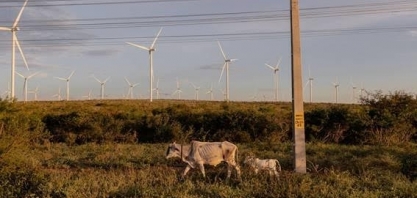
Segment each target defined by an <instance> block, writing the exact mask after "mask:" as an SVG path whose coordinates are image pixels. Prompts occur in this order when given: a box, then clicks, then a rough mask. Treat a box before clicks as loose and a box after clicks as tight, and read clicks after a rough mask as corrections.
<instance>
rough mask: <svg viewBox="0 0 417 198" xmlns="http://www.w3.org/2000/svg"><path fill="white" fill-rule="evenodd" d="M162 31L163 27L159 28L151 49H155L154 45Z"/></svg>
mask: <svg viewBox="0 0 417 198" xmlns="http://www.w3.org/2000/svg"><path fill="white" fill-rule="evenodd" d="M161 32H162V28H161V29H160V30H159V32H158V34H157V35H156V37H155V39H154V40H153V42H152V45H151V47H150V49H154V46H155V43H156V40H157V39H158V37H159V35H160V34H161Z"/></svg>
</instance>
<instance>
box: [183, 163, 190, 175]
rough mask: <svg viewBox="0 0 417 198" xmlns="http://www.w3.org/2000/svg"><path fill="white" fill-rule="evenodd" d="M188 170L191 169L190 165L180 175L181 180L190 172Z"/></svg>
mask: <svg viewBox="0 0 417 198" xmlns="http://www.w3.org/2000/svg"><path fill="white" fill-rule="evenodd" d="M190 169H191V166H190V165H187V167H185V170H184V172H183V173H182V178H184V177H185V175H187V173H188V171H190Z"/></svg>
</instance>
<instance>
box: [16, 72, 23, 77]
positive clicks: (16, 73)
mask: <svg viewBox="0 0 417 198" xmlns="http://www.w3.org/2000/svg"><path fill="white" fill-rule="evenodd" d="M16 74H17V75H19V76H20V77H22V78H25V76H23V75H22V74H20V73H19V72H16Z"/></svg>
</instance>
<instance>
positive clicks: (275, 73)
mask: <svg viewBox="0 0 417 198" xmlns="http://www.w3.org/2000/svg"><path fill="white" fill-rule="evenodd" d="M280 63H281V58H279V60H278V62H277V64H276V65H275V67H272V66H271V65H269V64H268V63H265V65H266V66H268V67H269V68H271V69H272V71H273V72H274V86H275V101H278V71H279V64H280Z"/></svg>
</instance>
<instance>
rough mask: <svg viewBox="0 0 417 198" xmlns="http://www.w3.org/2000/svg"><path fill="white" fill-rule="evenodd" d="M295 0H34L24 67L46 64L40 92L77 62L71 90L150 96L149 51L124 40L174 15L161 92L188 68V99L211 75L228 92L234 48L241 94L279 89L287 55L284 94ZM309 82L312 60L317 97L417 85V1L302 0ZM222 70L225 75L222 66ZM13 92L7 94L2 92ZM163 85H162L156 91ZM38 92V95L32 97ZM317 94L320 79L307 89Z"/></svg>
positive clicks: (157, 69) (1, 69)
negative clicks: (276, 78)
mask: <svg viewBox="0 0 417 198" xmlns="http://www.w3.org/2000/svg"><path fill="white" fill-rule="evenodd" d="M23 2H24V1H23V0H1V1H0V19H1V20H0V27H10V26H11V25H12V23H13V21H14V19H15V18H16V16H17V14H18V12H19V10H20V8H21V6H22V5H23ZM289 2H290V1H289V0H286V1H283V0H279V1H276V0H256V1H255V0H148V1H145V0H136V1H133V0H113V1H110V0H82V1H81V0H71V1H63V0H49V1H43V0H29V3H28V6H27V7H26V9H25V10H24V12H23V15H22V17H21V21H20V24H19V27H20V31H19V32H18V33H17V36H18V39H19V41H20V44H21V46H22V49H23V52H24V54H25V56H26V58H27V61H28V64H29V68H30V71H27V70H26V68H25V66H24V63H23V61H22V58H21V56H20V53H19V52H18V51H17V54H16V71H18V72H19V73H22V74H24V75H30V74H31V73H34V72H40V74H39V75H37V76H35V77H33V78H31V79H30V80H29V81H28V87H29V90H33V89H35V88H36V87H37V86H38V87H39V94H38V98H39V99H40V100H55V99H56V98H53V97H52V96H53V95H54V94H57V92H58V89H59V88H61V95H62V97H63V98H65V89H66V84H65V81H61V80H58V79H56V78H54V77H62V78H66V77H68V76H69V75H70V73H71V72H72V71H74V70H75V73H74V75H73V76H72V78H71V81H70V98H71V99H77V100H78V99H82V96H86V95H88V93H89V91H90V90H91V91H92V95H93V97H95V98H98V97H99V94H100V84H99V83H98V82H97V81H96V80H95V79H94V78H92V75H94V76H96V77H97V78H98V79H100V80H104V79H106V78H108V77H110V79H109V80H108V82H107V83H106V86H105V95H106V98H123V96H125V95H126V94H127V91H128V84H127V83H126V81H125V79H124V78H125V77H126V78H128V79H129V81H130V82H131V83H132V84H133V83H139V85H138V86H137V87H135V88H134V94H135V97H137V98H138V97H140V98H148V95H149V60H148V53H147V52H146V51H144V50H142V49H139V48H136V47H133V46H131V45H128V44H126V43H125V42H133V43H136V44H140V45H145V46H149V45H150V44H151V42H152V40H153V38H154V37H155V36H156V34H157V32H158V31H159V29H160V28H161V27H163V30H162V33H161V35H160V38H159V39H158V41H157V43H156V51H155V53H154V75H155V83H154V85H156V80H157V79H159V90H160V92H161V98H176V97H177V96H173V95H172V93H173V92H174V91H175V90H176V79H177V78H178V79H179V82H180V87H181V90H182V91H183V93H182V95H181V98H182V99H192V98H194V94H195V92H194V88H193V87H192V86H191V84H190V82H192V83H193V84H195V85H196V86H200V87H201V88H200V91H199V98H200V99H209V95H208V94H206V92H207V91H208V90H209V89H210V86H211V84H212V86H213V91H214V97H215V99H216V100H221V99H222V94H221V91H220V89H223V90H224V89H225V78H223V79H222V81H221V82H220V83H219V77H220V73H221V69H222V66H223V58H222V55H221V52H220V50H219V46H218V45H217V41H218V40H219V41H220V42H221V44H222V47H223V49H224V51H225V53H226V55H227V56H228V57H230V58H236V59H238V60H237V61H236V62H233V63H232V65H231V66H230V99H231V100H238V101H252V100H254V98H253V96H254V95H257V97H256V100H274V92H273V89H274V84H273V73H272V70H271V69H270V68H268V67H266V66H265V63H269V64H271V65H275V64H276V63H277V61H278V60H279V59H280V58H282V62H281V64H280V67H279V68H280V71H279V100H281V101H282V100H285V101H290V98H291V92H290V90H291V60H290V36H289V30H290V22H289ZM300 8H301V11H300V12H301V15H302V16H301V32H302V43H301V48H302V65H303V68H304V70H303V75H304V80H303V81H304V84H306V83H307V81H308V76H309V68H310V75H311V77H313V78H314V80H313V101H315V102H333V101H334V100H335V96H334V95H335V88H334V86H333V84H332V83H333V82H336V80H337V81H338V82H339V84H340V87H339V101H340V102H346V103H348V102H352V91H353V90H352V84H354V85H355V86H356V87H357V89H356V96H358V95H359V92H360V89H361V88H362V87H363V88H364V89H366V90H368V91H375V90H382V91H384V92H385V93H388V92H389V91H396V90H403V91H406V92H413V93H414V92H416V91H417V89H416V88H415V87H416V86H417V82H416V81H417V78H415V77H416V76H417V65H416V62H417V20H416V15H417V1H411V0H409V1H407V0H391V1H387V0H374V1H370V0H351V1H343V0H331V1H330V0H315V1H307V0H300ZM10 59H11V33H10V32H6V31H0V91H1V93H2V94H3V93H4V92H5V91H7V87H8V83H9V82H10V67H11V66H10V65H11V63H10V62H11V61H10ZM223 77H225V76H224V75H223ZM22 92H23V79H22V78H20V77H19V76H16V97H17V98H18V99H19V100H22V99H23V93H22ZM2 96H4V95H2ZM155 97H156V96H154V98H155ZM32 98H33V95H32V94H31V95H29V99H32ZM304 98H305V101H308V100H309V87H306V88H305V91H304Z"/></svg>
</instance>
